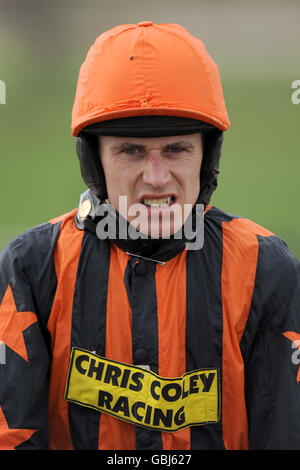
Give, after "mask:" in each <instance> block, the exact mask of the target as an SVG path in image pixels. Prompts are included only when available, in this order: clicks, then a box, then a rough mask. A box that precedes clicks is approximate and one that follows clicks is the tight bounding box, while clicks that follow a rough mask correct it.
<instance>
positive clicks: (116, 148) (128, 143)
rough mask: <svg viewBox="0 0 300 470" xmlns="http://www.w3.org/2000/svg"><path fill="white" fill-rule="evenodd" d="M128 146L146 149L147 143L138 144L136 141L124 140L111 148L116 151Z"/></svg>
mask: <svg viewBox="0 0 300 470" xmlns="http://www.w3.org/2000/svg"><path fill="white" fill-rule="evenodd" d="M126 147H135V148H138V149H139V150H145V145H141V144H136V143H135V142H122V143H121V144H119V145H113V146H112V147H111V150H113V151H115V152H116V151H118V150H121V149H124V148H126Z"/></svg>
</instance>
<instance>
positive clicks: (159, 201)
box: [141, 196, 175, 208]
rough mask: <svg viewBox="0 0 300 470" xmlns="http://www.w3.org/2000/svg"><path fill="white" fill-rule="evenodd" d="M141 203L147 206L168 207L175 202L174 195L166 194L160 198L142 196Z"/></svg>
mask: <svg viewBox="0 0 300 470" xmlns="http://www.w3.org/2000/svg"><path fill="white" fill-rule="evenodd" d="M141 202H142V204H144V205H145V206H148V207H158V208H163V207H168V206H171V205H172V204H173V203H174V202H175V197H174V196H167V197H161V198H143V199H142V200H141Z"/></svg>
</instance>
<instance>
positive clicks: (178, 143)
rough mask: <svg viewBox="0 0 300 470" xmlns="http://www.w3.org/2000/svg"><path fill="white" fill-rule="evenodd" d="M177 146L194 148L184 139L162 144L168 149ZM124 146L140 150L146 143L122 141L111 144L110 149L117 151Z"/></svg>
mask: <svg viewBox="0 0 300 470" xmlns="http://www.w3.org/2000/svg"><path fill="white" fill-rule="evenodd" d="M179 146H184V147H186V148H189V149H192V148H194V145H193V144H192V143H191V142H187V141H185V140H179V141H176V142H171V143H169V144H166V145H164V146H163V149H164V150H167V149H170V148H172V147H179ZM126 147H135V148H137V149H138V150H140V151H145V148H146V147H147V145H142V144H137V143H135V142H122V143H121V144H119V145H113V146H112V147H111V150H113V151H119V150H121V149H123V148H126Z"/></svg>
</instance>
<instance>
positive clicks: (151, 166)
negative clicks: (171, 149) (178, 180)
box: [143, 154, 171, 188]
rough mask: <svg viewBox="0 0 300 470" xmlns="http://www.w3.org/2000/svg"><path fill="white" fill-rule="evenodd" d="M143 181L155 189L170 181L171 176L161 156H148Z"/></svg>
mask: <svg viewBox="0 0 300 470" xmlns="http://www.w3.org/2000/svg"><path fill="white" fill-rule="evenodd" d="M143 181H144V183H147V184H150V185H151V186H153V187H155V188H159V187H162V186H164V185H165V184H167V183H169V182H170V181H171V174H170V171H169V169H168V167H167V162H166V161H165V159H164V157H163V156H161V155H160V154H153V155H149V158H148V159H147V162H146V165H145V168H144V172H143Z"/></svg>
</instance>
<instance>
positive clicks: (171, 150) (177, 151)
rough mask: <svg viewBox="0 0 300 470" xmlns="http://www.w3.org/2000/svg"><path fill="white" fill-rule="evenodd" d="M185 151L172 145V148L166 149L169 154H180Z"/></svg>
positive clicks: (183, 148) (178, 146) (179, 146)
mask: <svg viewBox="0 0 300 470" xmlns="http://www.w3.org/2000/svg"><path fill="white" fill-rule="evenodd" d="M185 150H186V148H185V147H183V146H181V145H174V147H168V148H167V149H166V151H167V152H171V153H180V152H184V151H185Z"/></svg>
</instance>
